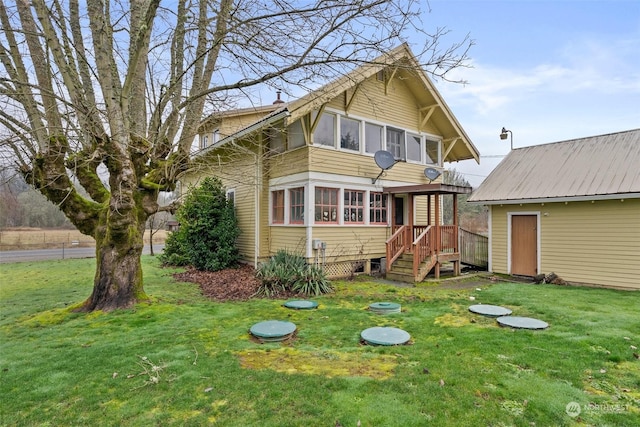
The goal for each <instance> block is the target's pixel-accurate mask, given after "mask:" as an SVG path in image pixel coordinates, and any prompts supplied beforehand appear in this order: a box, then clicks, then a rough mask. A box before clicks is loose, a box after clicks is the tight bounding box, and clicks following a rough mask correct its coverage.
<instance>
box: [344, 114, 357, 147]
mask: <svg viewBox="0 0 640 427" xmlns="http://www.w3.org/2000/svg"><path fill="white" fill-rule="evenodd" d="M340 148H345V149H347V150H354V151H360V122H359V121H358V120H353V119H349V118H347V117H340Z"/></svg>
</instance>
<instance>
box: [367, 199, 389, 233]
mask: <svg viewBox="0 0 640 427" xmlns="http://www.w3.org/2000/svg"><path fill="white" fill-rule="evenodd" d="M369 223H370V224H380V225H386V224H387V197H386V196H385V195H384V193H374V192H371V193H370V194H369Z"/></svg>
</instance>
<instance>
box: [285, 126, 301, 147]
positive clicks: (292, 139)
mask: <svg viewBox="0 0 640 427" xmlns="http://www.w3.org/2000/svg"><path fill="white" fill-rule="evenodd" d="M287 137H288V138H287V139H288V141H289V150H292V149H294V148H298V147H302V146H303V145H304V133H303V132H302V121H301V120H296V121H295V122H293V123H292V124H291V126H289V129H288V134H287Z"/></svg>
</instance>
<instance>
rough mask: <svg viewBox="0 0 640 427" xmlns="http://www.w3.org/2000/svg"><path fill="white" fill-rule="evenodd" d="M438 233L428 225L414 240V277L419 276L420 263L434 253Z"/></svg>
mask: <svg viewBox="0 0 640 427" xmlns="http://www.w3.org/2000/svg"><path fill="white" fill-rule="evenodd" d="M435 237H436V234H435V233H433V232H432V227H431V226H428V227H426V228H425V229H424V231H422V233H420V234H419V235H418V237H416V239H415V240H414V241H413V245H412V246H413V248H412V249H413V277H417V275H418V270H419V269H420V264H421V263H422V262H423V261H424V260H426V259H427V258H429V257H430V256H432V255H433V253H434V251H435V247H436V241H435Z"/></svg>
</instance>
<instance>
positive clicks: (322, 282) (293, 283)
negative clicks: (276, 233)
mask: <svg viewBox="0 0 640 427" xmlns="http://www.w3.org/2000/svg"><path fill="white" fill-rule="evenodd" d="M256 276H257V277H258V278H259V279H260V280H261V281H262V284H261V285H260V287H259V288H258V291H257V295H263V296H272V295H275V294H278V293H280V292H293V293H297V294H304V295H321V294H325V293H329V292H331V291H332V290H333V289H332V287H331V283H330V282H329V280H328V279H327V277H326V276H325V274H324V272H323V271H322V269H321V268H319V267H316V266H313V265H309V264H307V260H306V259H305V258H304V257H303V256H301V255H296V254H293V253H290V252H288V251H286V250H279V251H278V252H277V253H276V254H275V255H274V256H273V257H271V258H270V259H269V260H268V261H266V262H264V263H263V264H261V265H260V267H259V268H258V271H257V272H256Z"/></svg>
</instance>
